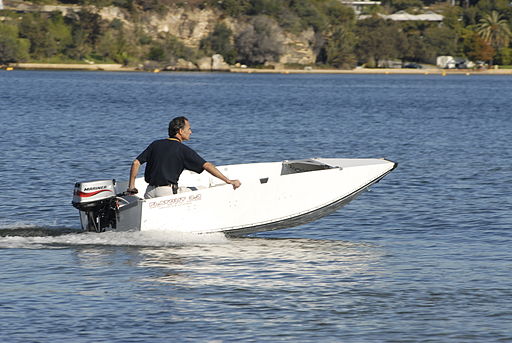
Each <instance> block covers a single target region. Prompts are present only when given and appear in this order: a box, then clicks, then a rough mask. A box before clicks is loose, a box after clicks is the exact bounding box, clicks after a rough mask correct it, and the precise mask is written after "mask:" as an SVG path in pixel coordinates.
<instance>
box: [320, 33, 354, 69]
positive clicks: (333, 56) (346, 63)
mask: <svg viewBox="0 0 512 343" xmlns="http://www.w3.org/2000/svg"><path fill="white" fill-rule="evenodd" d="M355 43H356V36H355V35H354V33H353V32H352V30H350V29H349V28H348V27H346V26H338V27H337V28H336V29H335V30H334V32H333V34H332V35H331V37H329V39H328V41H327V45H326V49H325V53H326V60H327V61H326V62H327V63H328V64H330V65H332V66H333V67H336V68H341V69H350V68H353V67H355V66H356V61H357V59H356V56H355V54H354V48H355Z"/></svg>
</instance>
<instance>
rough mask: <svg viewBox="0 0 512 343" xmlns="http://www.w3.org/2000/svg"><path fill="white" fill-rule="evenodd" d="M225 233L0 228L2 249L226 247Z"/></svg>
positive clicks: (0, 247)
mask: <svg viewBox="0 0 512 343" xmlns="http://www.w3.org/2000/svg"><path fill="white" fill-rule="evenodd" d="M227 242H228V239H227V238H226V236H225V235H224V234H223V233H214V234H194V233H182V232H169V231H166V232H158V231H154V232H139V231H137V232H104V233H100V234H98V233H91V232H83V231H81V230H77V229H72V228H53V227H40V226H22V227H10V228H9V227H0V249H5V248H20V249H45V248H46V249H63V248H69V247H73V246H104V247H107V246H121V247H122V246H125V247H172V246H181V245H194V244H223V243H227Z"/></svg>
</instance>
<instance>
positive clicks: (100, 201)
mask: <svg viewBox="0 0 512 343" xmlns="http://www.w3.org/2000/svg"><path fill="white" fill-rule="evenodd" d="M115 183H116V181H115V180H99V181H89V182H77V183H76V184H75V190H74V192H73V201H72V204H73V206H74V207H75V208H77V209H78V210H79V211H80V221H81V224H82V229H84V230H86V231H93V232H103V231H105V229H106V228H108V227H111V228H113V229H115V228H116V218H117V199H116V191H115Z"/></svg>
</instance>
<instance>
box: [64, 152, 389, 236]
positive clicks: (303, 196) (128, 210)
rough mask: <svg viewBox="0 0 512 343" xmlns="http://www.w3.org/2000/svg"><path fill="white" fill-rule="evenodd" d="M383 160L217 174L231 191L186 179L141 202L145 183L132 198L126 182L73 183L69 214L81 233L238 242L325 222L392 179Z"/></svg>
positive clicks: (187, 175)
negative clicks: (216, 235) (209, 236)
mask: <svg viewBox="0 0 512 343" xmlns="http://www.w3.org/2000/svg"><path fill="white" fill-rule="evenodd" d="M396 166H397V164H396V163H395V162H392V161H389V160H385V159H335V158H332V159H331V158H314V159H304V160H295V161H282V162H269V163H249V164H236V165H226V166H218V169H219V170H221V171H222V173H223V174H224V175H226V176H227V177H228V178H230V179H239V180H240V181H241V182H242V186H241V187H240V188H238V189H236V190H234V189H233V187H232V186H231V185H228V184H225V183H223V182H222V181H220V180H219V179H217V178H215V177H213V176H211V175H210V174H209V173H206V172H203V173H201V174H196V173H194V172H190V171H184V172H183V173H182V174H181V176H180V180H179V182H180V190H181V191H180V192H179V193H178V194H174V195H170V196H164V197H159V198H153V199H144V198H143V193H144V190H145V189H146V187H147V184H146V183H145V181H144V178H142V177H141V178H137V179H136V182H135V187H136V188H137V189H139V190H140V193H139V194H137V195H126V194H125V193H123V192H124V190H126V188H127V182H116V181H115V180H102V181H91V182H78V183H76V185H75V191H74V196H73V206H75V207H76V208H77V209H78V210H79V212H80V219H81V225H82V228H83V229H84V230H87V231H97V232H102V231H105V230H111V229H115V230H121V231H126V230H140V231H150V230H156V231H172V232H194V233H212V232H224V233H226V234H228V235H231V236H240V235H246V234H251V233H256V232H262V231H270V230H276V229H282V228H287V227H293V226H297V225H301V224H304V223H307V222H310V221H313V220H316V219H318V218H321V217H324V216H326V215H328V214H330V213H332V212H334V211H335V210H337V209H338V208H340V207H341V206H343V205H345V204H346V203H348V202H349V201H351V200H352V199H354V198H355V197H356V196H357V195H359V194H360V193H361V192H363V191H365V190H366V189H368V187H370V186H371V185H373V184H374V183H376V182H378V181H379V180H380V179H382V178H383V177H384V176H385V175H387V174H388V173H390V172H391V171H392V170H393V169H394V168H396Z"/></svg>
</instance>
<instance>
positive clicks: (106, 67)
mask: <svg viewBox="0 0 512 343" xmlns="http://www.w3.org/2000/svg"><path fill="white" fill-rule="evenodd" d="M8 67H9V69H11V68H12V69H33V70H35V69H40V70H92V71H97V70H102V71H138V69H136V68H134V67H125V66H123V65H122V64H79V63H76V64H52V63H12V64H10V65H9V66H8ZM157 71H158V70H157ZM229 72H232V73H246V74H253V73H254V74H262V73H263V74H424V75H429V74H439V75H448V74H462V75H486V74H491V75H512V69H489V70H473V69H437V68H432V69H405V68H404V69H394V68H393V69H391V68H389V69H386V68H379V69H373V68H356V69H351V70H340V69H314V68H311V69H309V68H308V69H256V68H230V69H229Z"/></svg>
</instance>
